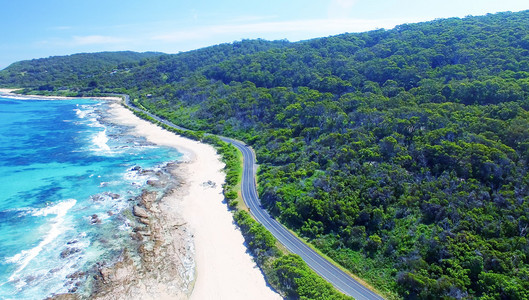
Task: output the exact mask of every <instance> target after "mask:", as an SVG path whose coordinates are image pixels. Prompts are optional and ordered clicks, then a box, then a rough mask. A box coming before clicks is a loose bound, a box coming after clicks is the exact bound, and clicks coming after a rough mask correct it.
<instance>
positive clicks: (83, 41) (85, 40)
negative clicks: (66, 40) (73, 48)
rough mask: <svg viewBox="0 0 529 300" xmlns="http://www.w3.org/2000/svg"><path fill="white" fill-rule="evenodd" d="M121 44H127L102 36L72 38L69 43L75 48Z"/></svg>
mask: <svg viewBox="0 0 529 300" xmlns="http://www.w3.org/2000/svg"><path fill="white" fill-rule="evenodd" d="M123 42H127V39H124V38H119V37H113V36H104V35H86V36H74V37H73V38H72V41H71V43H72V44H74V45H77V46H86V45H101V44H117V43H123Z"/></svg>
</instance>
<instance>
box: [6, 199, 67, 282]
mask: <svg viewBox="0 0 529 300" xmlns="http://www.w3.org/2000/svg"><path fill="white" fill-rule="evenodd" d="M76 203H77V200H75V199H68V200H65V201H62V202H59V203H57V204H55V205H53V206H47V207H44V208H41V209H36V210H33V212H32V215H33V216H36V217H41V216H42V217H46V216H48V215H56V216H55V218H53V219H52V220H51V221H50V223H51V228H50V229H49V230H48V231H47V234H46V236H45V237H44V239H43V240H42V241H41V242H40V243H39V244H38V245H37V246H35V247H33V248H31V249H28V250H22V251H21V252H19V253H17V254H15V255H14V256H11V257H8V258H6V259H5V261H6V262H7V263H10V264H17V265H18V268H17V269H16V270H15V272H13V274H11V276H10V277H9V281H17V283H16V285H17V288H21V287H23V286H24V285H25V284H26V283H25V282H24V281H23V280H17V279H18V278H17V276H18V274H19V273H20V272H21V271H23V270H24V269H25V268H26V266H27V265H28V264H29V263H30V262H31V261H32V260H33V259H34V258H35V257H37V255H39V253H40V252H41V251H42V250H43V249H44V247H45V246H46V245H48V244H50V243H51V242H52V241H54V240H55V239H56V238H57V237H59V236H60V235H61V234H62V233H64V232H65V231H66V230H67V227H66V226H64V221H65V219H64V217H65V216H66V214H67V213H68V211H69V210H70V209H71V208H72V207H73V206H74V205H75V204H76Z"/></svg>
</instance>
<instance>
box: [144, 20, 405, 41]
mask: <svg viewBox="0 0 529 300" xmlns="http://www.w3.org/2000/svg"><path fill="white" fill-rule="evenodd" d="M405 22H406V21H405V20H402V19H381V20H367V19H365V20H364V19H347V18H343V19H314V20H298V21H279V22H260V23H247V24H235V25H213V26H205V27H197V28H191V29H186V30H175V31H172V32H166V33H164V34H153V35H152V37H151V39H152V40H155V41H160V42H166V43H172V42H186V41H192V40H201V39H205V38H210V37H213V36H219V35H221V36H222V35H226V36H228V35H230V36H232V35H240V37H239V38H256V37H259V35H264V34H270V33H279V34H281V33H285V34H284V35H283V36H278V37H277V39H282V38H289V36H291V35H292V34H294V33H296V34H299V35H301V36H305V38H310V37H320V36H326V35H333V34H340V33H344V32H362V31H368V30H373V29H377V28H387V29H389V28H393V27H395V26H396V25H399V24H402V23H405Z"/></svg>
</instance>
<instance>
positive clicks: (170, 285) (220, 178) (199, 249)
mask: <svg viewBox="0 0 529 300" xmlns="http://www.w3.org/2000/svg"><path fill="white" fill-rule="evenodd" d="M12 91H13V90H9V89H0V96H6V97H10V98H15V99H42V100H62V99H72V98H67V97H46V96H21V95H16V94H12V93H11V92H12ZM96 99H101V100H121V99H120V98H113V97H104V98H96ZM109 105H110V108H111V109H110V111H109V116H110V118H111V120H112V122H115V123H118V124H122V125H126V126H129V127H130V128H131V133H132V134H135V135H138V136H142V137H145V138H146V139H147V141H149V142H151V143H154V144H157V145H161V146H168V147H173V148H176V149H177V150H178V151H179V152H181V153H182V154H183V162H182V163H178V164H176V166H172V167H168V168H169V169H171V170H172V171H171V172H174V175H175V177H178V178H179V179H180V182H179V183H178V188H176V189H174V190H173V192H171V193H168V194H166V195H165V196H164V197H163V198H162V199H161V200H159V201H158V200H157V201H153V200H149V198H153V197H154V196H152V197H151V195H148V194H145V195H142V198H141V200H140V205H142V206H143V208H139V209H141V210H142V212H141V213H140V211H139V209H138V211H136V207H134V209H133V214H134V215H135V216H136V217H138V218H139V219H140V222H143V223H144V224H146V227H145V228H147V229H144V231H145V230H147V231H148V233H147V234H146V235H144V237H143V238H147V239H150V240H151V242H154V245H155V246H154V249H140V253H142V260H143V261H144V262H145V261H146V262H147V263H144V266H143V267H142V269H137V267H136V266H135V264H134V263H132V260H131V259H130V257H129V256H128V255H127V254H126V255H125V256H124V257H123V258H122V261H121V262H120V263H118V264H117V265H116V266H114V267H112V268H102V269H100V270H99V273H100V274H99V275H98V276H99V277H100V278H99V279H98V280H96V281H98V282H99V284H100V287H99V290H98V292H96V294H94V295H92V296H93V298H94V299H156V300H161V299H186V298H190V299H194V300H208V299H215V300H219V299H220V300H222V299H230V300H238V299H240V300H243V299H244V300H246V299H258V300H259V299H282V298H281V297H280V296H279V294H277V293H276V292H275V291H273V290H272V289H271V288H270V287H269V286H268V285H267V283H266V281H265V279H264V276H263V274H262V272H261V270H260V269H259V268H258V267H257V265H256V264H255V262H254V261H253V259H252V257H251V256H250V254H249V253H248V252H247V248H246V246H245V245H244V238H243V236H242V234H241V232H240V230H239V229H238V228H237V226H236V225H235V224H234V221H233V217H232V214H231V212H230V211H229V210H228V207H227V205H226V204H225V203H224V201H223V200H224V196H223V194H222V184H223V183H224V181H225V173H224V172H223V168H224V163H222V162H221V161H220V156H219V155H218V154H217V152H216V150H215V149H214V148H213V147H212V146H210V145H206V144H202V143H199V142H196V141H193V140H190V139H187V138H184V137H180V136H177V135H175V134H173V133H171V132H169V131H166V130H164V129H162V128H160V127H158V126H156V125H154V124H152V123H150V122H147V121H145V120H142V119H140V118H138V117H136V116H135V115H134V114H133V113H132V112H131V111H130V110H128V109H126V108H125V107H123V106H122V105H121V104H119V103H118V101H111V103H110V104H109ZM154 198H155V197H154ZM145 208H147V209H145ZM144 213H145V214H147V215H146V216H144V217H140V215H141V214H144ZM144 231H142V232H138V235H140V233H142V234H143V232H144ZM140 239H141V237H140ZM193 261H194V262H195V264H194V265H193ZM177 289H178V290H177ZM75 298H76V297H75V296H74V295H72V294H64V295H57V297H55V298H54V299H75Z"/></svg>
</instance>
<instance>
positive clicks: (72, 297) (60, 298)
mask: <svg viewBox="0 0 529 300" xmlns="http://www.w3.org/2000/svg"><path fill="white" fill-rule="evenodd" d="M77 299H80V297H79V296H78V295H76V294H59V295H54V296H51V297H48V298H46V300H77Z"/></svg>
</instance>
